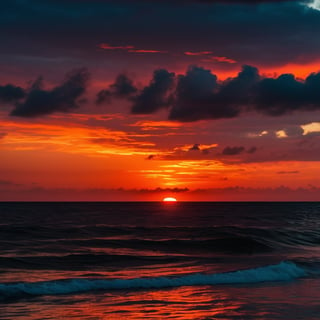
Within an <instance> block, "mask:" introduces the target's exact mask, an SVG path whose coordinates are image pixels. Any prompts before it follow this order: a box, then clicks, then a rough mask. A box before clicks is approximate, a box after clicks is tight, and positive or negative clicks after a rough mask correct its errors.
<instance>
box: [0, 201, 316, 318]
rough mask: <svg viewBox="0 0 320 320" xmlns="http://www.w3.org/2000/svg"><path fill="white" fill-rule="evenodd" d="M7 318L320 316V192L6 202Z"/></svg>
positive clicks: (1, 307)
mask: <svg viewBox="0 0 320 320" xmlns="http://www.w3.org/2000/svg"><path fill="white" fill-rule="evenodd" d="M0 319H19V320H22V319H23V320H26V319H90V320H94V319H129V320H130V319H225V320H229V319H272V320H277V319H290V320H298V319H304V320H311V319H312V320H313V319H314V320H319V319H320V203H201V202H200V203H187V202H185V203H174V204H164V203H141V202H140V203H2V204H0Z"/></svg>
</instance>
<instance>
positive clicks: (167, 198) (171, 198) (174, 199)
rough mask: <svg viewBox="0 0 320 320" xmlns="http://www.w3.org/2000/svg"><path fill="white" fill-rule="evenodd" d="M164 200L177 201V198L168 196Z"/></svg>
mask: <svg viewBox="0 0 320 320" xmlns="http://www.w3.org/2000/svg"><path fill="white" fill-rule="evenodd" d="M162 201H163V202H177V199H176V198H173V197H166V198H163V200H162Z"/></svg>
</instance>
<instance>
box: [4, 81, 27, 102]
mask: <svg viewBox="0 0 320 320" xmlns="http://www.w3.org/2000/svg"><path fill="white" fill-rule="evenodd" d="M25 95H26V93H25V90H24V89H22V88H20V87H16V86H14V85H12V84H7V85H4V86H0V102H5V103H12V102H16V101H18V100H20V99H22V98H24V97H25Z"/></svg>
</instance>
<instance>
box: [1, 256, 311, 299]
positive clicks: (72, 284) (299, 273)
mask: <svg viewBox="0 0 320 320" xmlns="http://www.w3.org/2000/svg"><path fill="white" fill-rule="evenodd" d="M306 275H307V272H306V271H305V270H304V269H303V268H301V267H299V266H297V265H296V264H295V263H293V262H290V261H284V262H281V263H279V264H276V265H270V266H264V267H259V268H254V269H247V270H238V271H234V272H227V273H216V274H200V273H197V274H190V275H186V276H182V277H177V278H170V277H154V278H134V279H115V280H104V279H65V280H56V281H42V282H29V283H28V282H23V283H11V284H10V283H7V284H0V296H2V297H8V296H11V297H12V296H19V295H23V294H29V295H57V294H70V293H76V292H86V291H92V290H115V289H142V288H168V287H180V286H199V285H215V284H246V283H248V284H250V283H259V282H272V281H289V280H293V279H297V278H301V277H304V276H306Z"/></svg>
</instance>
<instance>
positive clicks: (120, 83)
mask: <svg viewBox="0 0 320 320" xmlns="http://www.w3.org/2000/svg"><path fill="white" fill-rule="evenodd" d="M137 91H138V89H137V88H136V87H135V86H134V85H133V81H132V80H131V79H129V78H128V77H127V76H126V75H125V74H120V75H119V76H118V77H117V78H116V80H115V82H114V83H113V84H111V85H110V86H109V89H106V90H101V91H100V92H98V94H97V100H96V103H97V104H102V103H104V102H106V103H110V102H111V99H112V98H128V97H130V96H132V95H133V94H134V93H136V92H137Z"/></svg>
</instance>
